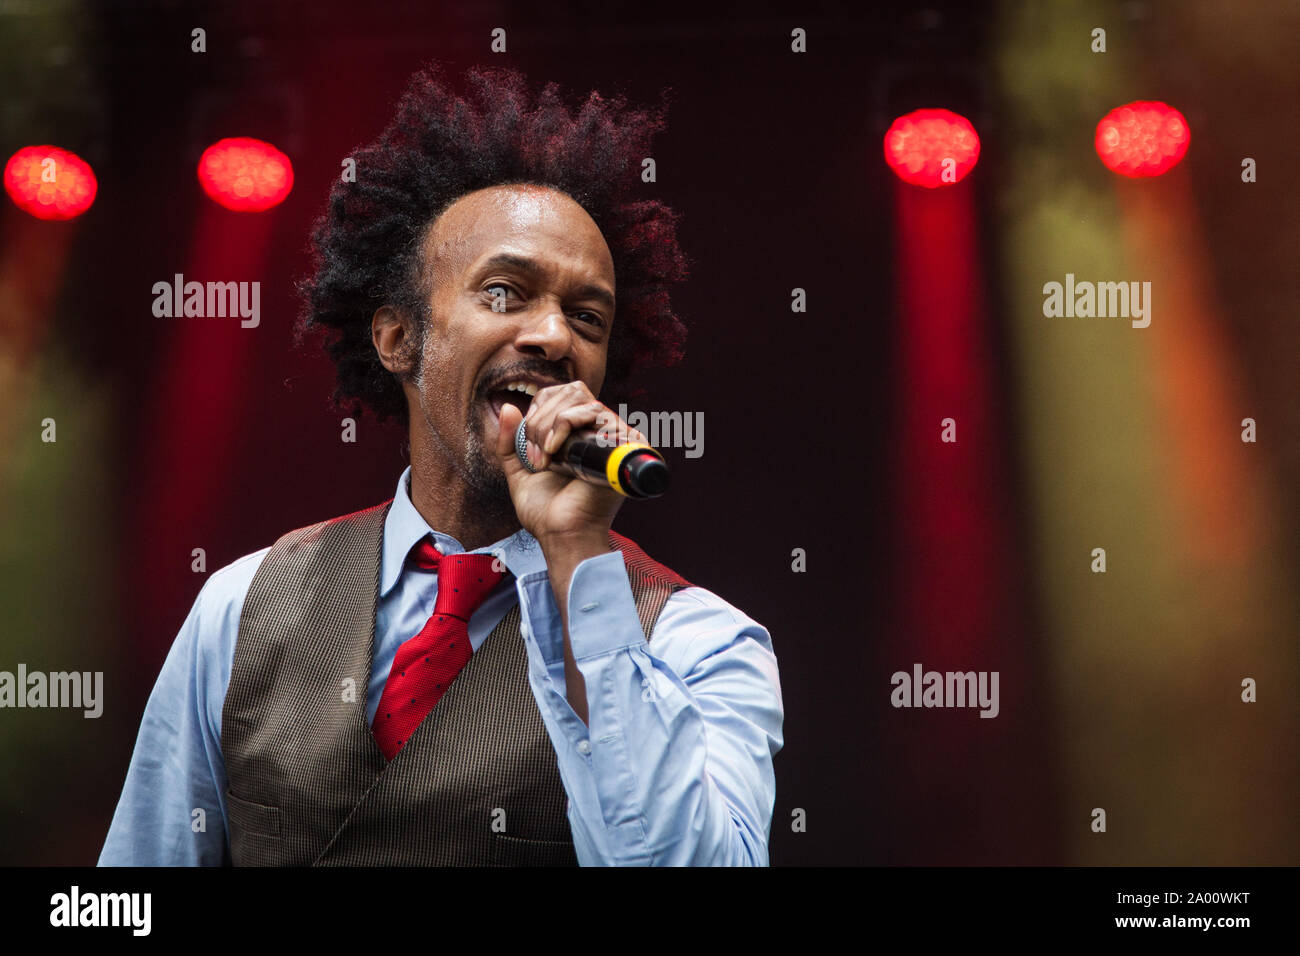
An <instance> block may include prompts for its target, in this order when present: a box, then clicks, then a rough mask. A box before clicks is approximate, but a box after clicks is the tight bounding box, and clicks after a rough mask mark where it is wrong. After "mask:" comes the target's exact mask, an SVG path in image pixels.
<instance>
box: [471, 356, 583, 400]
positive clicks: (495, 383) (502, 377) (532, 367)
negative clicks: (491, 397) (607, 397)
mask: <svg viewBox="0 0 1300 956" xmlns="http://www.w3.org/2000/svg"><path fill="white" fill-rule="evenodd" d="M520 375H538V376H541V377H542V378H547V379H553V380H554V381H557V382H563V383H565V384H567V383H569V382H571V381H572V379H571V378H570V377H569V374H568V373H567V372H566V371H565V370H564V367H563V366H560V365H556V364H554V363H553V362H516V363H515V364H514V365H508V366H506V367H505V368H502V369H499V370H497V371H496V372H495V373H494V374H492V375H491V376H490V377H488V378H486V379H484V380H483V383H482V384H481V385H480V386H479V388H478V401H486V400H487V396H488V393H489V392H491V391H492V390H493V389H495V388H497V387H499V386H500V385H501V384H502V383H503V382H508V381H510V380H511V379H512V378H516V377H518V376H520Z"/></svg>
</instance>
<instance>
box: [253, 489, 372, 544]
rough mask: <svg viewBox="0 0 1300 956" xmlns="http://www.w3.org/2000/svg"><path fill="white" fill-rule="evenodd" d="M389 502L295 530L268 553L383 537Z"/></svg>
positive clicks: (283, 537)
mask: <svg viewBox="0 0 1300 956" xmlns="http://www.w3.org/2000/svg"><path fill="white" fill-rule="evenodd" d="M392 503H393V502H392V499H391V498H390V499H389V500H388V501H385V502H383V503H382V504H378V505H375V506H374V507H371V508H363V509H362V510H360V511H354V512H352V513H351V514H346V515H339V516H338V517H337V518H327V519H326V520H324V521H318V522H316V523H315V524H311V525H307V526H306V527H303V528H295V529H294V530H293V531H290V532H288V533H287V534H284V535H281V536H280V538H279V539H278V540H277V541H276V542H275V544H274V545H273V546H272V547H271V548H270V549H267V550H275V551H277V552H294V551H299V550H302V549H304V548H308V547H310V546H312V545H316V544H321V543H325V542H331V541H336V540H339V539H344V538H355V537H357V536H359V535H376V534H382V533H383V528H384V520H385V518H387V516H388V508H389V506H390V505H391V504H392Z"/></svg>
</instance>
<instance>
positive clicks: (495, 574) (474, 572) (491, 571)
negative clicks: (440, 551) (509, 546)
mask: <svg viewBox="0 0 1300 956" xmlns="http://www.w3.org/2000/svg"><path fill="white" fill-rule="evenodd" d="M497 568H500V569H501V570H499V571H498V570H497ZM505 575H506V569H505V566H504V565H501V564H498V563H497V560H496V558H494V557H493V556H492V555H490V554H445V555H443V556H442V558H441V560H440V561H439V563H438V600H437V601H436V602H435V608H434V613H435V614H453V615H455V616H456V617H458V618H460V619H461V620H463V621H469V618H470V615H471V614H473V613H474V610H475V609H476V608H477V607H478V606H479V605H480V604H482V603H483V601H484V599H486V598H487V596H488V594H490V593H491V592H492V589H493V588H494V587H496V586H497V582H498V581H500V580H501V579H502V578H503V577H505Z"/></svg>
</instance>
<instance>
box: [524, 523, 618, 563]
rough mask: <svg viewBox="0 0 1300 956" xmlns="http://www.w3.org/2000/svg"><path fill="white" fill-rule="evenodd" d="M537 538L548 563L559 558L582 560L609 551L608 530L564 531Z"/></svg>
mask: <svg viewBox="0 0 1300 956" xmlns="http://www.w3.org/2000/svg"><path fill="white" fill-rule="evenodd" d="M537 540H538V544H540V545H541V546H542V552H543V553H544V554H545V555H546V558H547V563H548V564H549V563H551V562H552V561H553V560H555V559H559V558H568V559H570V560H573V559H578V560H582V559H585V558H591V557H595V556H597V555H600V554H605V553H606V552H608V551H609V532H608V531H580V532H577V531H574V532H563V533H559V534H549V535H546V536H545V537H542V538H538V539H537Z"/></svg>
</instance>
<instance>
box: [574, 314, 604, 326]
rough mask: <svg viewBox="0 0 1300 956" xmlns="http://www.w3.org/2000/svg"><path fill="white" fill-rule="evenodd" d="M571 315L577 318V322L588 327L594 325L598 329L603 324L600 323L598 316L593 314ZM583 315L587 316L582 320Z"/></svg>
mask: <svg viewBox="0 0 1300 956" xmlns="http://www.w3.org/2000/svg"><path fill="white" fill-rule="evenodd" d="M573 314H574V315H576V316H577V317H578V320H579V321H581V322H586V323H588V324H589V325H594V326H596V327H598V328H599V327H600V326H601V325H603V324H604V323H603V322H601V320H600V316H598V315H597V314H596V313H595V312H575V313H573ZM584 315H585V316H587V318H585V319H584V318H583V316H584Z"/></svg>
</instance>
